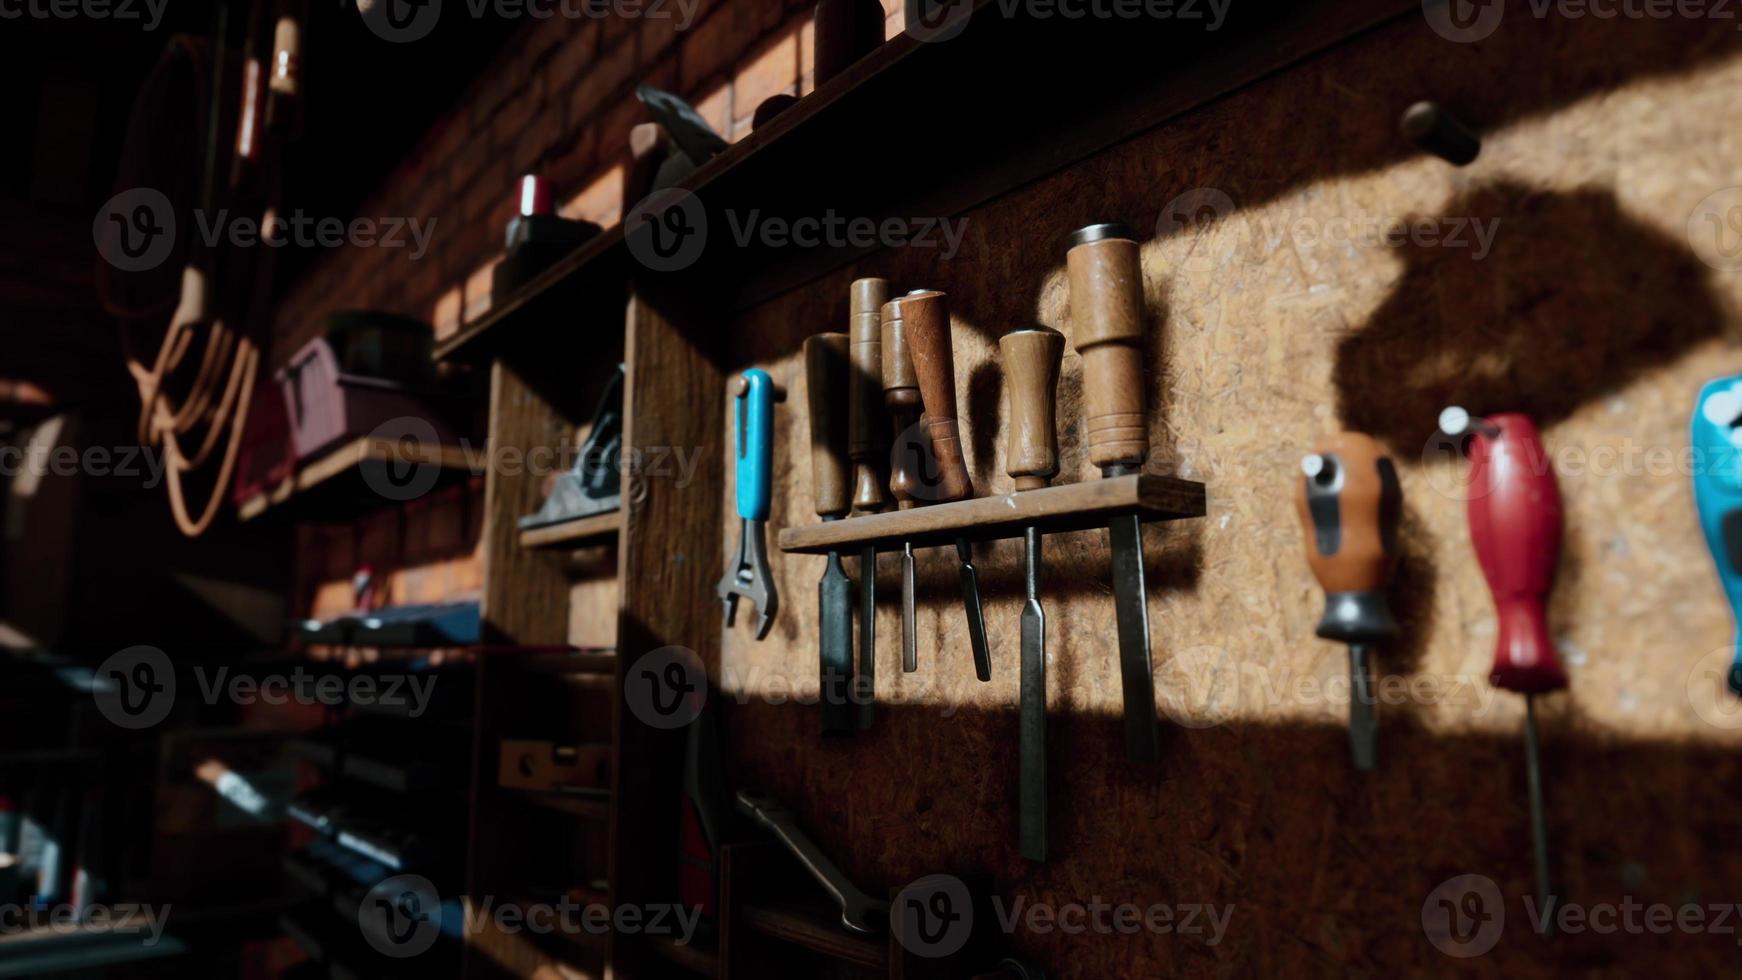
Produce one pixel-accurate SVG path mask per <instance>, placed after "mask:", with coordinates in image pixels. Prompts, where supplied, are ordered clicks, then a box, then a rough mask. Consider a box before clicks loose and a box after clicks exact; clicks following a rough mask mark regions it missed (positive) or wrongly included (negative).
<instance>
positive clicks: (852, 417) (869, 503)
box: [847, 279, 889, 513]
mask: <svg viewBox="0 0 1742 980" xmlns="http://www.w3.org/2000/svg"><path fill="white" fill-rule="evenodd" d="M888 301H889V280H887V279H857V280H854V282H853V285H852V289H851V291H850V294H849V311H850V313H849V317H848V329H849V330H850V331H851V334H850V337H851V342H852V348H851V352H852V373H851V374H850V375H849V376H848V378H847V455H849V456H850V457H852V459H853V464H854V466H853V469H854V483H853V507H854V508H855V509H857V510H860V511H864V512H866V513H873V512H876V511H879V510H882V509H883V508H885V507H887V506H888V505H889V494H888V493H887V492H886V491H885V489H884V486H883V481H882V479H881V475H880V470H879V467H878V465H877V464H878V455H879V452H880V451H881V450H882V448H883V446H884V444H885V442H886V441H887V439H886V434H885V433H884V431H883V428H882V426H880V425H879V423H880V422H881V421H882V419H883V412H882V411H881V409H882V407H883V304H884V303H887V302H888Z"/></svg>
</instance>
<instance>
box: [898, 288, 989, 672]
mask: <svg viewBox="0 0 1742 980" xmlns="http://www.w3.org/2000/svg"><path fill="white" fill-rule="evenodd" d="M891 305H893V306H894V307H896V310H897V313H896V316H897V318H898V319H899V320H900V321H901V329H902V333H903V334H905V335H906V337H907V350H908V354H909V355H910V356H911V357H912V358H913V369H914V373H915V374H916V375H918V377H919V391H920V398H921V400H922V401H923V402H924V403H925V417H924V418H923V419H922V420H921V421H920V427H921V428H923V429H924V430H925V432H926V437H927V439H928V440H929V441H930V443H931V459H932V462H933V464H934V465H935V466H936V470H935V473H936V475H937V480H936V482H935V483H933V484H931V485H930V486H928V487H927V488H926V494H925V495H926V498H927V499H928V500H931V501H932V502H934V503H949V502H950V501H953V500H966V499H968V498H969V497H972V496H973V495H974V483H973V481H972V479H971V478H970V477H969V476H968V461H967V459H966V458H964V457H963V455H962V430H961V424H960V422H958V421H957V413H956V366H955V359H954V357H953V355H952V354H951V351H950V311H949V301H948V299H947V298H946V297H945V296H944V294H943V293H940V292H938V291H937V290H935V289H916V290H914V291H913V292H911V293H908V294H907V295H906V296H903V297H902V298H900V299H898V300H894V301H893V302H892V303H891ZM956 557H957V559H958V560H959V561H960V562H961V581H962V607H963V608H964V609H965V610H966V611H967V614H968V642H969V645H970V646H972V648H973V651H974V674H975V676H977V677H979V678H980V680H982V681H989V680H991V679H992V653H991V650H990V648H988V646H987V645H986V616H985V614H984V613H983V612H982V611H981V609H980V581H979V578H978V576H977V574H976V573H975V571H974V552H973V550H972V549H971V548H970V547H969V546H968V539H967V538H965V537H957V538H956Z"/></svg>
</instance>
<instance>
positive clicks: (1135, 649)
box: [1065, 224, 1157, 762]
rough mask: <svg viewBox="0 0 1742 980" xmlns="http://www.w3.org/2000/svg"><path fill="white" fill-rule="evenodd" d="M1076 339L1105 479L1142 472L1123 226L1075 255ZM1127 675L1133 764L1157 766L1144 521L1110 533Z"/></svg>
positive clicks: (1082, 245)
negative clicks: (1145, 763)
mask: <svg viewBox="0 0 1742 980" xmlns="http://www.w3.org/2000/svg"><path fill="white" fill-rule="evenodd" d="M1065 269H1066V274H1067V277H1068V279H1069V283H1070V309H1071V314H1070V322H1071V332H1072V337H1071V340H1072V342H1073V343H1074V344H1075V346H1076V348H1077V352H1078V353H1079V354H1081V355H1082V358H1083V400H1084V406H1083V416H1084V423H1085V429H1086V432H1087V436H1088V444H1089V458H1090V459H1091V460H1092V461H1093V462H1094V464H1095V465H1096V466H1098V467H1100V468H1101V474H1102V475H1103V476H1123V475H1125V474H1129V473H1136V472H1139V471H1140V470H1141V469H1142V467H1143V463H1144V460H1145V459H1147V458H1148V456H1149V419H1148V416H1147V414H1146V412H1145V409H1144V379H1143V330H1144V307H1143V268H1142V263H1141V261H1140V259H1139V255H1138V248H1137V241H1136V236H1135V235H1133V234H1132V232H1131V230H1130V229H1129V228H1127V227H1125V226H1124V225H1120V224H1098V225H1089V226H1087V227H1085V228H1080V229H1078V230H1077V231H1076V232H1075V233H1074V234H1073V235H1072V236H1071V247H1070V250H1069V251H1068V252H1067V253H1066V255H1065ZM1107 536H1108V539H1109V541H1110V544H1111V550H1112V561H1113V607H1114V612H1115V614H1116V618H1117V620H1118V624H1119V673H1120V677H1121V680H1122V683H1123V685H1124V689H1125V755H1126V757H1127V758H1128V759H1130V760H1131V761H1132V762H1154V761H1155V758H1156V752H1157V746H1156V723H1155V681H1154V677H1153V674H1152V672H1151V666H1150V660H1149V608H1148V604H1147V592H1146V588H1145V583H1144V572H1143V532H1142V525H1141V523H1140V522H1139V520H1138V517H1137V515H1135V514H1131V515H1128V516H1120V517H1115V518H1113V520H1112V521H1110V522H1109V523H1108V525H1107Z"/></svg>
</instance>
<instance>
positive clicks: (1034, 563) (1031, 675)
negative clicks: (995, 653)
mask: <svg viewBox="0 0 1742 980" xmlns="http://www.w3.org/2000/svg"><path fill="white" fill-rule="evenodd" d="M1027 538H1028V546H1027V552H1028V553H1027V557H1026V559H1025V561H1026V564H1027V569H1028V601H1027V602H1025V603H1024V604H1023V606H1022V692H1021V698H1020V704H1021V708H1020V711H1019V713H1018V720H1017V754H1018V756H1019V759H1018V763H1017V766H1018V770H1017V783H1018V790H1017V792H1018V805H1017V822H1018V831H1017V833H1018V837H1019V839H1020V841H1021V845H1022V856H1023V857H1025V858H1027V859H1028V860H1030V861H1045V860H1046V613H1045V612H1043V611H1042V610H1041V608H1040V598H1039V595H1038V579H1039V577H1040V575H1039V571H1040V533H1039V532H1038V531H1036V530H1035V529H1034V528H1029V529H1028V533H1027Z"/></svg>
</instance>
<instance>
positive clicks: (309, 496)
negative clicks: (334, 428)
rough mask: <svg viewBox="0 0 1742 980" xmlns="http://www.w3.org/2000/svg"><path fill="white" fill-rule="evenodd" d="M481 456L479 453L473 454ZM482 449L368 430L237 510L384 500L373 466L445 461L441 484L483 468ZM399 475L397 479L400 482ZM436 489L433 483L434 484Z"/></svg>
mask: <svg viewBox="0 0 1742 980" xmlns="http://www.w3.org/2000/svg"><path fill="white" fill-rule="evenodd" d="M474 456H477V457H478V458H477V459H474V458H473V457H474ZM482 462H483V461H482V456H481V454H477V453H474V452H472V451H469V450H467V449H466V448H464V447H462V446H450V445H438V446H427V445H423V444H421V443H420V444H418V445H416V446H415V447H407V446H405V445H403V444H400V443H396V442H394V441H393V440H391V439H380V438H377V437H374V436H364V437H362V438H361V439H356V440H353V441H351V442H348V443H344V444H342V445H340V446H339V447H338V448H337V449H334V450H333V451H332V452H330V453H327V454H326V455H325V456H322V457H320V458H319V459H316V460H314V461H313V462H311V463H307V464H305V465H303V466H301V467H299V468H298V469H297V471H296V473H294V474H293V475H291V476H290V477H289V478H288V479H286V480H284V481H283V482H281V483H279V484H278V485H277V486H275V487H272V488H270V489H268V490H265V491H263V492H261V493H257V494H255V495H254V496H252V497H249V498H248V499H246V500H244V501H242V502H241V503H240V504H238V505H237V508H236V514H237V516H238V517H239V518H240V519H242V520H244V521H248V520H253V519H254V518H256V517H259V516H260V515H262V514H265V513H266V512H268V511H271V510H274V509H277V508H280V507H284V506H286V505H289V504H292V503H294V504H296V507H297V510H298V512H299V516H301V515H302V514H303V513H305V512H312V513H314V514H319V513H340V512H343V511H345V510H346V509H348V508H355V507H356V506H357V504H358V503H359V502H367V501H369V500H371V499H372V500H374V501H377V502H379V503H381V504H389V503H393V502H394V501H393V499H392V498H389V497H387V496H383V495H382V494H381V493H379V492H378V491H376V490H375V489H374V488H373V487H372V486H370V482H371V481H370V478H369V476H370V472H371V469H372V468H375V467H386V466H388V465H389V464H397V465H404V464H406V463H415V464H417V465H434V466H438V467H440V471H439V473H438V476H437V479H436V486H441V485H442V484H444V483H448V482H451V481H453V480H455V479H464V478H466V477H470V476H476V475H478V474H481V473H483V472H484V467H483V465H482ZM398 483H399V481H393V485H398ZM430 489H431V490H433V489H435V488H434V487H431V488H430Z"/></svg>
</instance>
